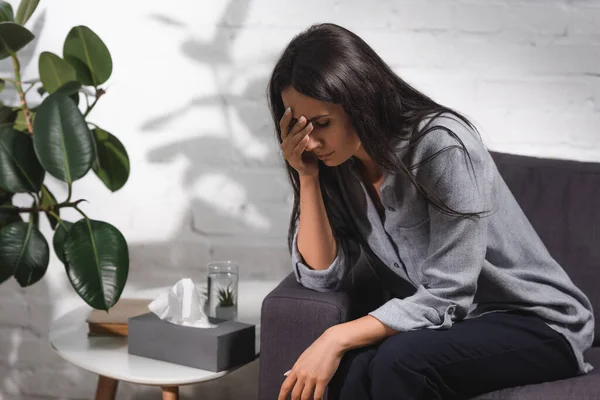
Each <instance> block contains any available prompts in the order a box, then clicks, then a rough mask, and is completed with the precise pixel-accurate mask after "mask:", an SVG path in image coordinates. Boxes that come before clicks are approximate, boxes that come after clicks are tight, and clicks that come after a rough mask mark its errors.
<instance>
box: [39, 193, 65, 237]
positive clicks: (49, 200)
mask: <svg viewBox="0 0 600 400" xmlns="http://www.w3.org/2000/svg"><path fill="white" fill-rule="evenodd" d="M56 204H57V203H56V197H54V195H53V194H52V192H51V191H50V189H48V187H46V185H44V186H42V198H41V201H40V205H41V206H42V207H44V208H48V207H52V206H55V205H56ZM45 214H46V217H48V221H49V222H50V226H51V227H52V229H56V226H57V225H58V220H57V219H56V218H55V217H54V216H52V215H51V214H50V213H49V212H48V211H45ZM55 214H56V215H58V216H59V217H60V209H57V210H56V211H55Z"/></svg>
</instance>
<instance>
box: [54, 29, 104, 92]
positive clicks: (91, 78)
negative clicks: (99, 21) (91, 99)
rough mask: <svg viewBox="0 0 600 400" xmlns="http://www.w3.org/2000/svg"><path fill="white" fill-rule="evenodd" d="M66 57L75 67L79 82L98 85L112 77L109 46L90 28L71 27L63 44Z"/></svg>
mask: <svg viewBox="0 0 600 400" xmlns="http://www.w3.org/2000/svg"><path fill="white" fill-rule="evenodd" d="M63 57H64V59H65V60H66V61H67V62H68V63H69V64H71V65H72V66H73V67H75V70H76V71H77V77H78V80H79V82H81V83H82V84H84V85H91V86H94V87H97V86H98V85H101V84H103V83H104V82H106V81H107V80H108V78H110V75H111V73H112V58H111V57H110V52H109V51H108V48H107V47H106V45H105V44H104V42H103V41H102V39H100V38H99V37H98V35H96V34H95V33H94V32H93V31H92V30H91V29H90V28H88V27H87V26H76V27H74V28H72V29H71V31H70V32H69V34H68V35H67V38H66V39H65V43H64V46H63Z"/></svg>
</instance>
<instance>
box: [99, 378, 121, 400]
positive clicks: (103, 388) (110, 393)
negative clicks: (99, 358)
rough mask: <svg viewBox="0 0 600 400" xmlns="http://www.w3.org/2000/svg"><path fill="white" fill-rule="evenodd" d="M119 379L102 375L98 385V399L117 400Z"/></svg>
mask: <svg viewBox="0 0 600 400" xmlns="http://www.w3.org/2000/svg"><path fill="white" fill-rule="evenodd" d="M118 383H119V381H118V380H116V379H112V378H108V377H106V376H102V375H100V376H99V377H98V386H96V400H115V395H116V394H117V385H118Z"/></svg>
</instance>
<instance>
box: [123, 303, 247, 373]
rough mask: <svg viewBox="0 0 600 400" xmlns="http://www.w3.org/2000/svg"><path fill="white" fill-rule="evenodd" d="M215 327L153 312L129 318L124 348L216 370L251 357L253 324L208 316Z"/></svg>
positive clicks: (157, 358) (229, 366) (238, 364)
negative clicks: (185, 323) (196, 325)
mask: <svg viewBox="0 0 600 400" xmlns="http://www.w3.org/2000/svg"><path fill="white" fill-rule="evenodd" d="M209 321H210V322H211V323H213V324H216V325H217V326H216V327H215V328H192V327H189V326H181V325H175V324H172V323H170V322H167V321H163V320H161V319H160V318H159V317H158V316H157V315H156V314H154V313H151V312H150V313H147V314H143V315H138V316H137V317H133V318H129V326H128V331H129V339H128V352H129V354H134V355H136V356H142V357H148V358H153V359H156V360H162V361H168V362H172V363H175V364H181V365H187V366H189V367H194V368H200V369H204V370H208V371H213V372H219V371H222V370H226V369H231V368H234V367H237V366H240V365H243V364H246V363H249V362H250V361H252V360H254V359H255V358H256V349H255V341H254V340H255V335H256V333H255V325H250V324H245V323H242V322H238V321H232V320H227V321H226V320H221V319H216V318H211V317H209Z"/></svg>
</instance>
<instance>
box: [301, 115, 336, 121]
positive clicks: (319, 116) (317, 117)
mask: <svg viewBox="0 0 600 400" xmlns="http://www.w3.org/2000/svg"><path fill="white" fill-rule="evenodd" d="M329 115H330V114H321V115H317V116H314V117H312V118H308V119H307V120H306V122H313V121H316V120H318V119H319V118H323V117H328V116H329ZM292 119H293V120H294V121H297V120H298V119H297V118H294V117H292Z"/></svg>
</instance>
